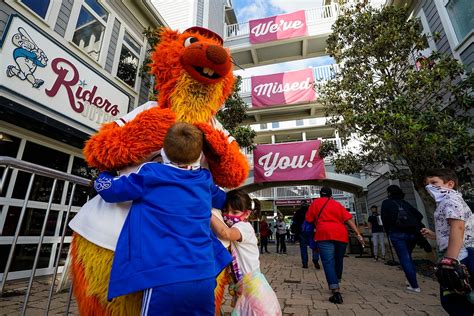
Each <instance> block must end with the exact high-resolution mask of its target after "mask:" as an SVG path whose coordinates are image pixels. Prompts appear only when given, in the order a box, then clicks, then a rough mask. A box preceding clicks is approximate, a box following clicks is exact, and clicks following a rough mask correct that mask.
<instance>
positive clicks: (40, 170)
mask: <svg viewBox="0 0 474 316" xmlns="http://www.w3.org/2000/svg"><path fill="white" fill-rule="evenodd" d="M1 167H3V168H5V169H4V170H3V174H2V179H1V181H0V194H2V192H4V189H5V185H6V181H7V176H8V174H9V172H10V171H11V172H12V173H13V172H14V171H23V172H26V173H28V174H30V179H29V182H28V187H27V190H26V194H25V196H24V199H23V206H22V208H21V211H20V216H19V218H18V223H17V225H16V229H15V234H14V237H13V242H12V244H11V248H10V252H9V254H8V258H7V262H6V265H5V269H4V271H3V275H2V281H1V284H0V296H3V295H4V294H5V285H6V283H7V278H8V274H9V272H10V268H11V264H12V261H13V257H14V254H15V247H16V245H17V243H18V237H19V235H20V231H21V227H22V224H23V220H24V217H25V213H26V209H27V207H28V205H29V202H31V201H30V194H31V192H32V190H33V189H34V180H35V177H36V176H43V177H46V178H49V179H52V180H53V185H52V188H51V193H50V196H49V198H48V206H47V208H46V212H45V217H44V221H43V224H42V228H41V233H40V236H39V241H38V245H37V250H36V255H35V257H34V262H33V267H32V269H31V274H30V277H29V279H28V288H27V290H26V294H25V300H24V302H23V306H22V310H21V315H25V313H26V310H27V308H28V300H29V298H30V294H31V292H32V288H33V279H34V278H35V272H36V269H37V266H38V261H39V258H40V252H41V245H42V244H43V239H44V236H45V231H46V225H47V222H48V216H49V214H50V211H51V206H52V203H53V197H54V194H55V192H56V185H57V182H58V181H65V182H66V184H68V183H69V184H72V189H71V192H70V196H69V203H68V206H67V209H66V216H65V223H64V225H63V227H62V232H61V239H60V243H59V250H58V252H57V256H56V258H55V261H54V266H53V268H54V272H53V273H52V279H51V287H50V289H49V295H48V300H47V302H46V307H45V309H46V311H45V315H47V314H48V312H49V309H50V305H51V301H52V298H53V293H54V288H55V284H56V277H57V275H58V269H59V261H60V257H61V250H62V247H63V245H64V239H65V236H66V229H67V224H68V219H69V215H70V212H71V208H72V203H73V199H74V196H75V192H76V186H77V185H81V186H88V185H89V182H90V180H89V179H86V178H82V177H79V176H75V175H72V174H68V173H66V172H62V171H58V170H54V169H50V168H47V167H44V166H40V165H36V164H33V163H29V162H26V161H22V160H19V159H15V158H11V157H4V156H0V168H1ZM71 294H72V285H71V287H70V288H69V294H68V300H67V306H66V315H67V314H68V312H69V306H70V303H71Z"/></svg>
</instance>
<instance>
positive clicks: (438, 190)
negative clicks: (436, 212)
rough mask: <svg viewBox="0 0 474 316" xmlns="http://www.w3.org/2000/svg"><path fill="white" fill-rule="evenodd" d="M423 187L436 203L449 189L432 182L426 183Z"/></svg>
mask: <svg viewBox="0 0 474 316" xmlns="http://www.w3.org/2000/svg"><path fill="white" fill-rule="evenodd" d="M425 189H426V191H428V193H429V195H430V196H431V197H432V198H433V199H434V200H435V201H436V203H439V202H441V201H442V200H443V199H444V198H445V197H446V195H447V194H448V193H449V191H450V189H447V188H442V187H439V186H435V185H432V184H428V185H427V186H425Z"/></svg>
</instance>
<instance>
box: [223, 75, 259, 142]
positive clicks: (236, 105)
mask: <svg viewBox="0 0 474 316" xmlns="http://www.w3.org/2000/svg"><path fill="white" fill-rule="evenodd" d="M241 83H242V78H241V77H240V76H237V77H236V80H235V84H234V91H233V92H232V94H231V95H230V96H229V98H228V99H227V100H226V101H225V104H224V107H223V108H222V109H221V110H220V111H219V112H218V113H217V119H218V120H219V122H221V123H222V125H223V126H224V128H225V129H226V130H228V131H229V133H230V134H231V135H232V136H234V138H235V140H236V141H237V143H239V145H240V147H242V148H247V149H248V150H253V149H254V148H255V144H254V142H253V140H254V138H255V136H256V132H255V131H254V130H253V129H252V128H251V127H250V126H249V125H245V126H243V125H242V122H243V121H244V120H245V118H246V117H247V114H246V112H247V109H248V105H247V104H246V103H245V102H244V101H243V100H242V97H241V96H240V85H241Z"/></svg>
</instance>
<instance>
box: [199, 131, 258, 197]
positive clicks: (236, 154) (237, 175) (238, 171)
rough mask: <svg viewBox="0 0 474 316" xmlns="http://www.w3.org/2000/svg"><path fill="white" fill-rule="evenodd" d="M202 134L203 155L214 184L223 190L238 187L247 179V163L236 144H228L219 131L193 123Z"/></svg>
mask: <svg viewBox="0 0 474 316" xmlns="http://www.w3.org/2000/svg"><path fill="white" fill-rule="evenodd" d="M194 125H195V126H196V127H198V128H199V129H200V130H201V131H202V132H203V134H204V138H205V142H204V143H205V145H204V148H203V152H204V155H205V156H206V159H207V161H208V163H209V169H210V170H211V173H212V177H213V179H214V182H215V183H216V184H217V185H219V186H221V187H225V188H235V187H238V186H240V185H241V184H242V183H243V182H244V181H245V180H246V179H247V177H248V174H249V163H248V161H247V157H246V156H245V155H244V154H243V153H242V152H241V151H240V148H239V145H238V144H237V142H235V141H233V142H231V143H230V144H229V142H228V139H227V137H226V136H225V135H224V133H223V132H222V131H220V130H216V129H214V128H213V127H212V126H210V125H209V124H206V123H195V124H194Z"/></svg>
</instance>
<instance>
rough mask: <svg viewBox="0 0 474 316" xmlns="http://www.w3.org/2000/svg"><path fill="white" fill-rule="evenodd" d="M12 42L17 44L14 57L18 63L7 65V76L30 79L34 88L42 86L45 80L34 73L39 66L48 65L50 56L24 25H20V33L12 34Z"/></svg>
mask: <svg viewBox="0 0 474 316" xmlns="http://www.w3.org/2000/svg"><path fill="white" fill-rule="evenodd" d="M12 42H13V45H15V46H17V48H15V50H14V51H13V59H14V60H15V64H16V65H9V66H8V67H7V76H8V77H13V76H17V77H18V78H20V79H21V80H28V81H29V82H30V83H31V85H32V86H33V88H39V87H41V85H42V84H43V83H44V80H42V79H37V78H36V77H35V75H34V73H35V71H36V68H37V67H41V68H44V67H46V65H47V64H48V57H47V56H46V55H45V53H44V52H43V50H42V49H41V48H39V47H38V45H36V43H35V42H34V41H33V39H32V38H31V36H30V35H29V34H28V33H27V32H26V30H25V29H24V28H22V27H19V28H18V33H16V34H14V35H13V36H12Z"/></svg>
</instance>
